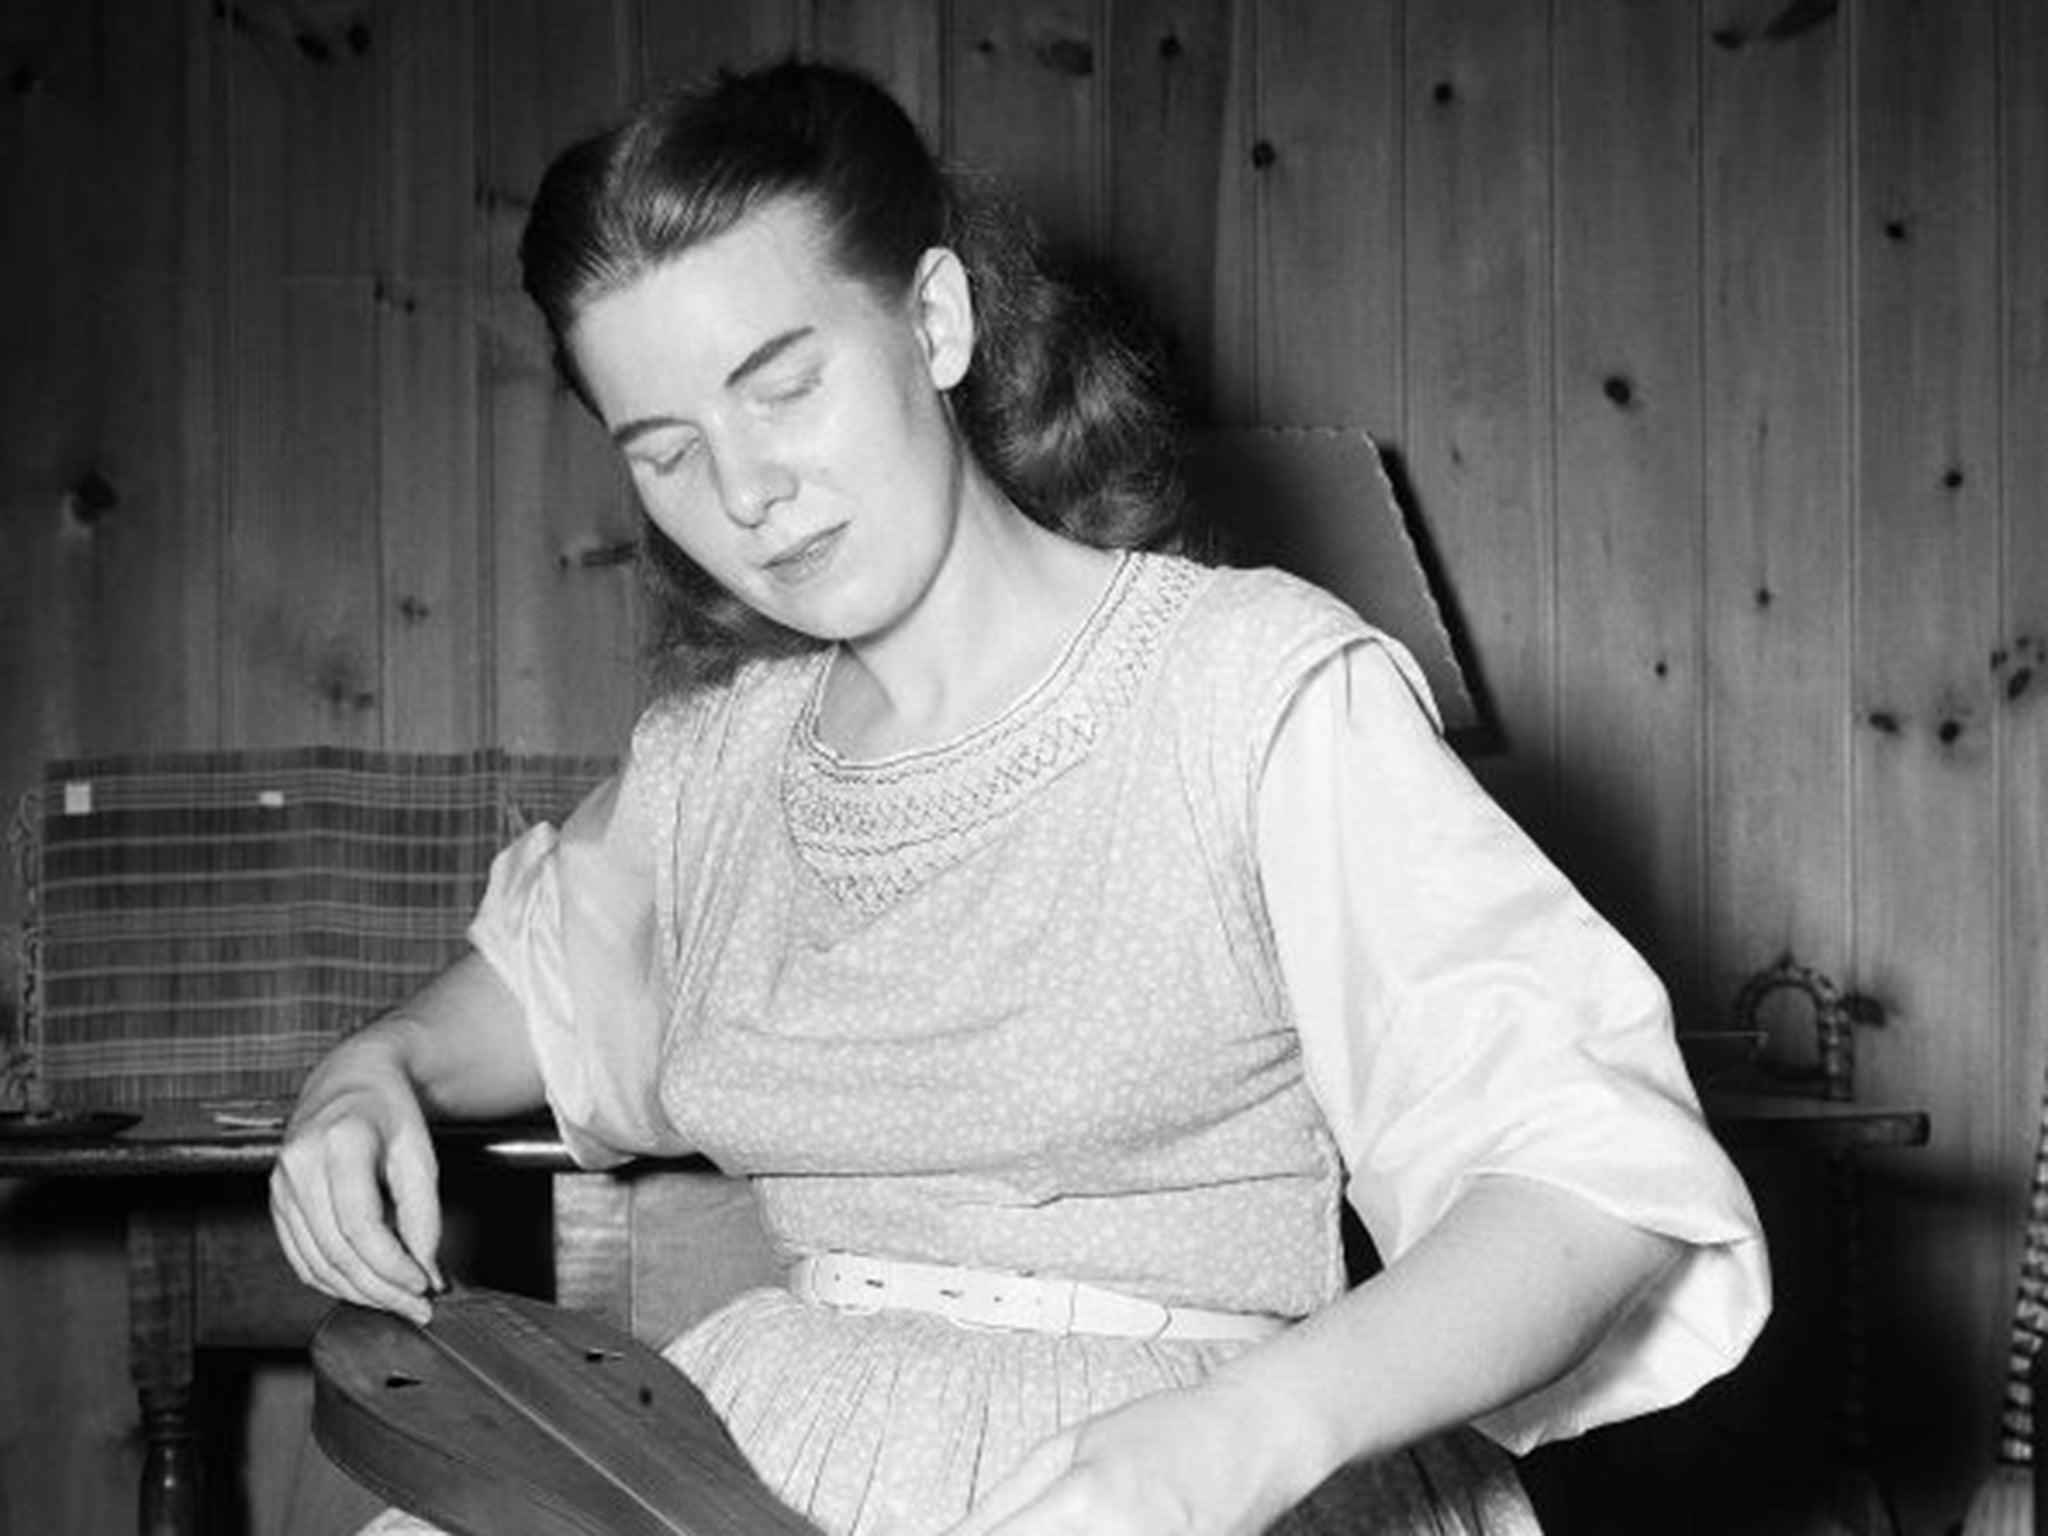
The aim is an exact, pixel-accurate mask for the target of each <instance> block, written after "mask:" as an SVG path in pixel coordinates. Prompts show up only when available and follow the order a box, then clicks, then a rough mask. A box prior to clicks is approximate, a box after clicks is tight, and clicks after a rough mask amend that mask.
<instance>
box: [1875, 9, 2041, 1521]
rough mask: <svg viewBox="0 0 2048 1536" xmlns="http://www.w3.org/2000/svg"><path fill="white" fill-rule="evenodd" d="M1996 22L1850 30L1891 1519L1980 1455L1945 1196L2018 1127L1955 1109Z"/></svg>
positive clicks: (1976, 1282)
mask: <svg viewBox="0 0 2048 1536" xmlns="http://www.w3.org/2000/svg"><path fill="white" fill-rule="evenodd" d="M1992 13H1993V7H1992V6H1991V5H1990V4H1988V3H1984V0H1971V3H1960V4H1954V5H1938V6H1930V5H1911V4H1906V3H1902V0H1871V3H1869V4H1866V5H1865V6H1863V7H1861V8H1860V9H1859V10H1858V12H1857V13H1856V24H1857V36H1856V50H1855V56H1854V57H1855V99H1856V122H1855V130H1856V136H1857V145H1858V156H1857V164H1856V177H1857V179H1856V200H1855V223H1854V229H1853V242H1854V248H1855V250H1854V257H1853V260H1854V263H1855V270H1856V274H1857V292H1856V303H1857V316H1856V323H1857V335H1856V355H1855V358H1854V369H1855V374H1854V378H1855V388H1856V391H1857V402H1858V407H1857V422H1856V434H1857V439H1856V466H1855V468H1856V485H1855V493H1856V505H1857V548H1856V572H1855V605H1856V606H1855V670H1854V677H1853V686H1854V690H1855V694H1854V698H1855V708H1856V712H1857V717H1858V721H1859V724H1860V729H1859V730H1858V731H1857V733H1856V736H1855V745H1854V774H1855V788H1854V801H1853V809H1852V814H1853V815H1854V817H1855V829H1856V846H1855V852H1854V860H1855V866H1854V867H1855V890H1854V899H1853V914H1854V921H1855V936H1856V944H1855V959H1856V966H1855V976H1856V981H1857V983H1858V984H1859V985H1861V986H1862V987H1864V988H1865V989H1866V990H1868V991H1870V992H1872V993H1873V994H1874V995H1875V996H1876V997H1877V998H1878V999H1879V1000H1881V1001H1882V1003H1883V1004H1884V1005H1885V1008H1886V1010H1887V1012H1888V1014H1889V1020H1890V1022H1889V1024H1888V1026H1887V1027H1886V1028H1885V1029H1883V1030H1882V1031H1871V1032H1867V1033H1866V1034H1865V1036H1864V1037H1863V1040H1862V1041H1861V1044H1860V1049H1861V1053H1862V1056H1863V1058H1864V1061H1863V1064H1862V1068H1861V1080H1862V1083H1863V1085H1864V1088H1865V1091H1866V1092H1868V1093H1871V1094H1873V1095H1875V1096H1877V1097H1880V1098H1894V1099H1917V1100H1919V1101H1921V1102H1924V1103H1930V1104H1932V1105H1933V1106H1935V1108H1936V1114H1935V1120H1934V1138H1935V1139H1934V1145H1933V1147H1932V1149H1931V1150H1930V1152H1929V1154H1928V1155H1926V1156H1924V1157H1921V1158H1918V1159H1916V1160H1914V1162H1913V1163H1912V1164H1911V1166H1910V1167H1908V1168H1903V1169H1901V1170H1899V1172H1898V1174H1897V1176H1896V1182H1895V1184H1893V1185H1888V1186H1887V1188H1886V1190H1885V1196H1886V1198H1884V1199H1883V1200H1882V1201H1881V1202H1880V1203H1879V1206H1878V1215H1879V1216H1880V1217H1881V1220H1879V1221H1877V1222H1876V1233H1875V1239H1874V1251H1878V1252H1882V1253H1883V1254H1884V1255H1885V1257H1886V1261H1887V1268H1886V1269H1885V1270H1884V1272H1883V1273H1882V1274H1881V1275H1879V1276H1878V1277H1877V1278H1878V1280H1879V1282H1880V1306H1881V1311H1880V1328H1879V1337H1881V1338H1882V1339H1883V1340H1884V1346H1885V1347H1884V1349H1883V1351H1882V1352H1881V1353H1880V1355H1879V1357H1878V1367H1879V1370H1880V1373H1881V1374H1880V1377H1879V1385H1880V1387H1883V1386H1884V1385H1886V1384H1888V1383H1903V1382H1906V1381H1911V1382H1912V1383H1913V1384H1914V1385H1913V1390H1911V1391H1904V1390H1901V1391H1898V1392H1896V1393H1893V1394H1890V1395H1888V1396H1886V1397H1885V1398H1884V1399H1883V1401H1882V1404H1881V1407H1882V1410H1883V1412H1882V1415H1881V1418H1880V1420H1879V1424H1878V1429H1879V1432H1880V1434H1881V1435H1882V1436H1883V1437H1884V1440H1885V1442H1886V1443H1887V1444H1889V1445H1893V1446H1897V1447H1899V1448H1901V1450H1902V1451H1903V1450H1904V1449H1905V1448H1907V1447H1910V1455H1911V1466H1910V1469H1908V1470H1906V1471H1905V1472H1904V1474H1903V1478H1904V1481H1905V1483H1906V1486H1905V1487H1904V1488H1902V1489H1901V1493H1902V1496H1903V1497H1904V1498H1905V1499H1906V1500H1907V1501H1908V1504H1909V1506H1923V1505H1924V1504H1925V1503H1926V1501H1928V1500H1930V1499H1931V1498H1933V1497H1934V1496H1935V1495H1934V1493H1933V1490H1935V1489H1937V1488H1939V1487H1941V1486H1942V1485H1944V1484H1948V1483H1952V1482H1953V1481H1955V1480H1956V1479H1958V1478H1960V1477H1963V1476H1966V1475H1967V1473H1968V1471H1969V1469H1971V1468H1972V1467H1974V1466H1977V1465H1979V1464H1980V1463H1981V1458H1982V1456H1983V1454H1984V1452H1985V1448H1986V1447H1988V1446H1989V1445H1990V1444H1991V1438H1990V1435H1991V1422H1992V1412H1991V1410H1992V1407H1993V1406H1994V1403H1993V1402H1992V1401H1989V1400H1987V1398H1986V1395H1985V1394H1986V1390H1987V1388H1990V1387H1992V1386H1993V1385H1994V1384H1995V1383H1996V1381H1997V1380H1998V1369H1997V1367H1998V1349H1997V1346H1996V1341H1995V1339H1994V1336H1993V1333H1994V1330H1993V1329H1992V1328H1991V1327H1990V1326H1989V1323H1988V1320H1989V1318H1990V1316H1991V1315H1992V1314H1993V1313H1994V1312H1995V1311H1996V1309H1997V1305H1998V1304H1997V1302H1996V1300H1995V1297H1996V1296H1997V1293H1998V1292H1999V1291H2000V1290H2001V1289H2002V1280H2003V1277H2002V1276H2001V1275H1999V1274H1997V1273H1995V1272H1994V1271H1995V1268H1996V1265H1995V1263H1994V1262H1993V1261H1992V1260H1991V1258H1990V1254H1991V1252H1992V1249H1991V1248H1990V1247H1989V1246H1988V1244H1989V1242H1990V1240H1991V1239H1992V1238H1993V1234H1992V1233H1990V1232H1989V1231H1987V1230H1986V1228H1985V1227H1984V1225H1983V1216H1982V1213H1981V1208H1977V1207H1974V1206H1973V1203H1972V1202H1970V1201H1968V1200H1965V1199H1960V1198H1958V1193H1959V1192H1960V1191H1965V1190H1970V1189H1985V1188H1989V1187H1993V1186H1994V1184H1995V1180H1996V1172H1997V1169H1998V1167H1999V1166H2000V1165H2001V1162H2002V1161H2003V1160H2002V1159H2001V1157H2000V1155H1999V1149H2000V1147H2001V1144H2002V1143H2003V1142H2004V1141H2005V1140H2007V1139H2008V1138H2010V1137H2011V1136H2012V1135H2013V1134H2014V1132H2015V1131H2016V1130H2017V1129H2018V1128H2017V1127H2015V1126H2012V1125H2010V1124H2008V1123H2007V1119H2006V1117H2005V1116H2004V1115H2001V1114H1998V1113H1996V1112H1995V1111H1994V1110H1993V1108H1992V1106H1990V1105H1989V1104H1987V1103H1985V1102H1984V1100H1983V1099H1981V1098H1980V1099H1979V1100H1978V1105H1979V1108H1978V1112H1975V1113H1972V1112H1971V1111H1970V1110H1969V1109H1968V1108H1966V1106H1969V1105H1970V1104H1971V1102H1972V1095H1973V1093H1976V1094H1979V1095H1981V1094H1982V1093H1983V1092H1984V1090H1985V1088H1986V1087H1987V1086H1988V1085H1987V1084H1986V1083H1985V1081H1984V1079H1983V1078H1982V1077H1981V1075H1980V1074H1981V1073H1982V1071H1983V1070H1984V1064H1987V1063H1989V1062H1991V1061H1994V1060H1996V1059H1997V1055H1998V1036H1999V1032H2000V1024H1999V1019H1998V1014H1997V1006H1998V1001H1999V996H1998V986H1997V959H1996V950H1995V946H1994V945H1993V944H1988V943H1987V942H1986V940H1985V936H1986V935H1989V934H1992V933H1995V932H1996V931H1997V920H1998V897H1997V883H1996V881H1995V880H1994V879H1991V878H1988V872H1989V871H1992V870H1995V869H1997V868H1998V867H1999V858H1998V850H1997V844H1996V841H1995V838H1996V832H1997V825H1996V819H1995V817H1994V815H1993V814H1992V798H1991V791H1992V786H1993V763H1994V756H1993V751H1992V744H1991V737H1992V730H1991V687H1990V683H1991V676H1990V671H1989V668H1988V666H1987V659H1988V658H1989V656H1990V654H1991V652H1992V649H1993V647H1994V646H1995V644H1996V642H1997V638H1998V637H1997V635H1996V634H1995V632H1994V624H1995V616H1996V598H1997V594H1998V566H1997V561H1998V541H1997V532H1998V529H1997V487H1998V469H1997V459H1996V454H1997V451H1998V426H1997V424H1998V411H1997V405H1998V394H1997V387H1998V378H1997V367H1996V362H1997V358H1998V355H1999V352H1998V340H1997V322H1998V310H1997V289H1996V282H1997V220H1996V212H1995V196H1996V180H1995V167H1996V163H1997V162H1996V158H1995V151H1996V135H1995V118H1994V103H1995V96H1994V95H1992V94H1991V93H1988V92H1986V91H1984V90H1983V89H1982V84H1983V82H1984V81H1986V80H1988V79H1991V78H1993V76H1994V74H1995V68H1994V59H1993V51H1992V50H1993V43H1994V31H1993V28H1992V26H1991V20H1992ZM1944 1111H1945V1113H1944ZM1959 1405H1960V1406H1959ZM1940 1514H1941V1511H1940V1509H1939V1508H1938V1507H1936V1508H1924V1507H1923V1508H1921V1509H1920V1516H1919V1517H1920V1518H1921V1519H1923V1520H1928V1521H1934V1520H1938V1518H1939V1516H1940ZM1909 1518H1911V1517H1910V1516H1909Z"/></svg>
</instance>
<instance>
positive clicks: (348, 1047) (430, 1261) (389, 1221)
mask: <svg viewBox="0 0 2048 1536" xmlns="http://www.w3.org/2000/svg"><path fill="white" fill-rule="evenodd" d="M404 1027H405V1026H404V1025H403V1024H400V1023H397V1022H396V1021H389V1022H386V1023H383V1024H375V1025H371V1026H370V1027H368V1028H366V1029H364V1030H362V1031H360V1032H359V1033H357V1034H355V1035H352V1036H350V1037H349V1038H348V1039H346V1040H344V1041H343V1042H342V1043H341V1044H340V1045H338V1046H336V1047H335V1048H334V1050H333V1051H331V1052H330V1053H329V1054H328V1055H327V1057H326V1058H325V1059H324V1060H323V1061H321V1063H320V1064H319V1065H318V1066H316V1067H315V1068H314V1069H313V1071H312V1074H311V1075H310V1076H309V1077H308V1078H307V1079H306V1083H305V1086H304V1087H303V1088H302V1089H301V1091H300V1094H299V1100H298V1104H297V1107H296V1108H295V1109H294V1110H293V1112H292V1117H291V1121H290V1123H289V1124H288V1125H287V1126H286V1127H285V1134H284V1145H283V1147H282V1149H281V1150H280V1151H279V1153H278V1159H277V1166H276V1167H275V1169H274V1170H273V1171H272V1173H271V1176H270V1214H271V1220H272V1221H273V1222H274V1223H275V1224H276V1227H277V1235H278V1240H279V1241H280V1242H281V1243H282V1244H283V1246H284V1251H285V1257H286V1258H287V1259H289V1260H290V1261H291V1266H292V1268H293V1269H294V1270H296V1271H297V1272H298V1275H299V1278H300V1279H301V1280H303V1281H305V1283H306V1284H308V1285H310V1286H312V1287H313V1288H314V1289H315V1290H319V1291H324V1292H325V1293H326V1294H327V1295H329V1296H332V1297H335V1298H336V1299H337V1300H340V1301H352V1302H357V1303H359V1304H361V1305H364V1306H371V1307H380V1308H383V1309H385V1310H387V1311H391V1312H396V1313H398V1314H399V1315H401V1316H403V1317H408V1318H411V1319H412V1320H413V1321H414V1322H418V1323H424V1322H426V1321H427V1320H428V1318H429V1317H430V1316H431V1315H432V1307H431V1306H430V1304H429V1302H428V1300H427V1298H428V1296H429V1295H431V1294H432V1293H433V1292H435V1291H439V1290H443V1289H445V1288H446V1286H445V1283H444V1282H443V1280H442V1278H441V1273H440V1270H439V1269H438V1267H437V1266H436V1264H435V1257H434V1256H435V1252H436V1250H437V1249H438V1248H439V1247H440V1241H441V1204H440V1196H439V1193H438V1190H437V1187H436V1186H437V1182H438V1167H437V1164H436V1162H435V1158H434V1143H433V1138H432V1136H431V1135H430V1134H429V1133H428V1130H427V1121H426V1115H425V1113H424V1112H423V1111H422V1109H421V1107H420V1099H419V1095H418V1093H417V1092H416V1091H415V1090H414V1088H413V1085H412V1081H411V1079H410V1077H409V1076H408V1075H407V1073H406V1070H405V1066H404V1063H403V1059H402V1055H401V1052H400V1049H399V1044H398V1040H399V1034H400V1032H401V1031H402V1030H403V1029H404Z"/></svg>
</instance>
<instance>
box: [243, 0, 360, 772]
mask: <svg viewBox="0 0 2048 1536" xmlns="http://www.w3.org/2000/svg"><path fill="white" fill-rule="evenodd" d="M358 23H359V18H357V17H356V16H355V15H354V14H353V12H351V11H349V10H347V9H346V8H344V7H341V6H338V5H328V6H321V7H300V6H293V5H287V4H285V3H283V0H270V3H260V4H258V3H251V4H245V5H241V6H236V7H229V8H227V9H225V10H224V11H222V12H221V13H220V14H219V23H218V24H219V26H220V27H221V28H223V29H224V30H225V32H226V33H227V36H226V38H225V40H224V44H223V47H222V49H221V60H222V69H221V75H222V86H223V89H224V93H225V103H224V114H225V116H224V120H225V122H226V124H227V139H226V152H227V168H228V170H227V174H228V187H227V198H228V202H227V211H228V218H229V220H230V227H231V228H232V229H233V231H234V235H235V238H234V239H233V240H232V241H231V242H230V243H229V245H228V250H227V279H228V281H227V288H226V298H225V303H226V307H227V317H226V323H227V327H228V331H227V335H228V354H227V362H228V367H229V369H230V380H231V382H230V384H229V387H228V394H227V397H226V400H225V402H224V405H225V410H226V414H227V431H228V440H229V454H228V461H227V471H226V473H227V483H226V495H227V504H226V523H227V526H226V530H225V534H224V538H223V547H222V549H221V552H220V554H221V561H222V567H223V570H224V572H225V587H224V594H223V614H224V617H225V620H226V623H225V636H224V644H225V653H224V654H225V672H224V698H223V707H222V729H223V731H224V733H225V734H226V735H227V736H228V737H229V738H230V739H231V740H234V741H236V742H237V743H240V744H257V743H264V744H270V743H276V744H284V743H289V742H301V741H340V742H355V743H361V744H366V745H367V744H372V743H375V742H376V741H377V740H378V739H379V738H380V736H381V734H382V722H381V705H382V697H381V687H382V664H381V658H380V656H379V654H378V653H379V642H380V633H381V628H382V622H381V586H382V581H381V569H380V557H379V550H378V529H377V494H378V489H379V487H378V483H377V481H378V477H377V430H378V429H377V408H376V399H377V395H376V383H377V366H376V347H375V337H376V323H375V319H374V315H373V311H372V307H371V304H372V293H373V287H374V267H373V263H374V259H375V256H374V250H375V243H374V242H375V218H376V215H375V208H376V204H375V186H376V180H377V160H376V156H375V155H374V154H365V153H364V149H363V147H364V146H365V145H374V144H375V143H377V142H378V138H377V122H376V72H375V69H374V66H373V65H372V64H371V62H370V61H369V58H368V57H367V49H366V48H365V46H364V45H363V44H364V39H363V36H362V34H360V33H356V32H353V31H352V29H353V28H354V27H356V26H357V25H358Z"/></svg>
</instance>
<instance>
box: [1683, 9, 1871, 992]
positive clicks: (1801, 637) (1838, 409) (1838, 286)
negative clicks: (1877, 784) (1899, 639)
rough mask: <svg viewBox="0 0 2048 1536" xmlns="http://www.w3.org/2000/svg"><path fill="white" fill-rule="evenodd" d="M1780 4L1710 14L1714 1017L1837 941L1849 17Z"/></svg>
mask: <svg viewBox="0 0 2048 1536" xmlns="http://www.w3.org/2000/svg"><path fill="white" fill-rule="evenodd" d="M1776 14H1777V11H1776V10H1775V8H1774V7H1773V6H1772V5H1771V4H1770V3H1769V0H1724V3H1720V4H1717V5H1715V6H1712V7H1710V8H1709V11H1708V14H1707V17H1706V26H1707V36H1708V46H1707V49H1706V52H1705V59H1704V63H1705V81H1706V101H1705V134H1706V138H1705V144H1706V180H1705V199H1706V209H1705V214H1706V217H1705V230H1704V237H1705V252H1706V256H1705V270H1704V272H1703V284H1704V296H1705V344H1706V413H1705V417H1704V423H1703V425H1704V431H1705V437H1706V475H1707V516H1706V604H1707V629H1706V632H1707V645H1708V724H1707V729H1708V733H1709V739H1708V743H1707V751H1706V754H1705V761H1706V772H1707V784H1706V795H1707V802H1706V805H1707V808H1706V815H1707V833H1708V863H1707V874H1706V886H1707V890H1706V913H1707V917H1706V923H1707V956H1708V966H1709V973H1708V985H1707V988H1706V1002H1707V1004H1708V1007H1709V1010H1710V1012H1709V1017H1710V1018H1713V1017H1718V1016H1719V1011H1720V1010H1725V1008H1726V1006H1727V1004H1728V1003H1729V1002H1730V1001H1731V1000H1732V999H1733V998H1734V996H1735V993H1736V991H1737V989H1738V988H1739V987H1740V985H1741V982H1742V980H1743V979H1744V977H1745V976H1746V975H1748V974H1749V973H1751V972H1754V971H1756V970H1758V969H1761V968H1762V967H1764V966H1766V965H1768V964H1770V963H1771V962H1772V961H1773V960H1774V959H1776V958H1777V957H1778V956H1779V955H1781V954H1785V953H1788V952H1789V953H1791V954H1793V955H1795V956H1797V957H1799V958H1800V959H1802V960H1803V961H1805V962H1806V963H1808V964H1813V965H1817V966H1819V967H1820V968H1821V969H1822V970H1824V971H1826V972H1827V973H1828V974H1830V975H1832V976H1835V977H1836V978H1837V979H1838V980H1846V978H1845V977H1844V976H1843V966H1844V963H1845V961H1846V959H1847V954H1848V908H1847V865H1848V840H1849V828H1848V809H1849V794H1848V774H1849V769H1848V756H1847V740H1848V725H1847V716H1848V639H1849V632H1848V612H1849V603H1848V576H1849V568H1850V565H1849V551H1850V507H1849V500H1848V494H1847V493H1848V485H1849V477H1848V452H1849V449H1848V441H1849V439H1848V422H1849V388H1848V380H1847V379H1846V378H1845V377H1844V375H1843V369H1842V360H1843V358H1844V356H1845V355H1846V349H1847V339H1846V327H1847V317H1846V313H1845V303H1846V296H1847V287H1848V285H1847V278H1846V272H1847V266H1846V256H1847V251H1846V246H1845V243H1844V242H1845V239H1846V231H1845V229H1844V228H1843V219H1844V210H1845V207H1846V198H1847V191H1846V187H1845V185H1844V182H1845V177H1846V172H1847V167H1848V152H1847V142H1846V127H1847V123H1846V117H1845V113H1846V110H1847V95H1846V90H1845V75H1844V61H1845V53H1846V50H1845V47H1844V33H1845V28H1846V23H1845V22H1844V21H1841V20H1837V21H1836V22H1833V23H1831V24H1826V25H1822V26H1818V27H1815V28H1813V29H1811V30H1809V31H1807V32H1804V33H1802V34H1800V35H1798V36H1795V37H1791V38H1784V39H1775V38H1771V37H1768V36H1766V35H1765V34H1766V29H1767V26H1768V23H1769V21H1770V19H1771V18H1772V17H1773V16H1775V15H1776ZM1791 742H1798V743H1799V750H1798V751H1796V752H1792V751H1787V750H1786V746H1787V744H1788V743H1791Z"/></svg>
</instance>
